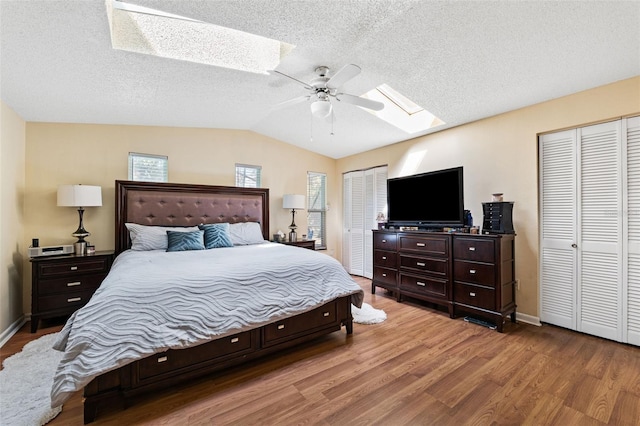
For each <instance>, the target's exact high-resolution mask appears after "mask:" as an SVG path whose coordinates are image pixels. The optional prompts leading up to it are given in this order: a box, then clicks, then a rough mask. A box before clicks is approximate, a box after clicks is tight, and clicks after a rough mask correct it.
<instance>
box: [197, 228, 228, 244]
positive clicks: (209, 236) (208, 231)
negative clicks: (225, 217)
mask: <svg viewBox="0 0 640 426" xmlns="http://www.w3.org/2000/svg"><path fill="white" fill-rule="evenodd" d="M198 228H200V229H202V230H203V231H204V246H205V247H206V248H207V249H214V248H219V247H233V243H232V242H231V237H230V236H229V224H228V223H211V224H207V225H198Z"/></svg>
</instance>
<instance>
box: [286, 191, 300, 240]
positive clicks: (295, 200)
mask: <svg viewBox="0 0 640 426" xmlns="http://www.w3.org/2000/svg"><path fill="white" fill-rule="evenodd" d="M282 208H283V209H291V225H289V229H290V230H291V231H290V232H289V241H297V240H298V234H296V229H298V226H297V225H296V209H297V210H304V195H295V194H286V195H285V196H284V197H283V198H282Z"/></svg>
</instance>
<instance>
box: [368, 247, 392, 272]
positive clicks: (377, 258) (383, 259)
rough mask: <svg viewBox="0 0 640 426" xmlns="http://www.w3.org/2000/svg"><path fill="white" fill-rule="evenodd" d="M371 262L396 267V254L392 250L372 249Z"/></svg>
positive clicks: (384, 266) (385, 266)
mask: <svg viewBox="0 0 640 426" xmlns="http://www.w3.org/2000/svg"><path fill="white" fill-rule="evenodd" d="M373 264H374V265H378V266H381V267H383V268H392V269H396V268H397V267H398V261H397V254H396V252H393V251H385V250H374V251H373Z"/></svg>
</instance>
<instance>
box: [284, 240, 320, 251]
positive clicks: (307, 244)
mask: <svg viewBox="0 0 640 426" xmlns="http://www.w3.org/2000/svg"><path fill="white" fill-rule="evenodd" d="M280 244H286V245H289V246H296V247H302V248H306V249H309V250H315V249H316V241H315V240H298V241H281V242H280Z"/></svg>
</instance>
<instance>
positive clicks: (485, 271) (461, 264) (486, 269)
mask: <svg viewBox="0 0 640 426" xmlns="http://www.w3.org/2000/svg"><path fill="white" fill-rule="evenodd" d="M453 280H454V281H464V282H468V283H474V284H482V285H486V286H489V287H495V285H496V276H495V266H494V265H492V264H488V263H475V262H467V261H464V260H454V261H453Z"/></svg>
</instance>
